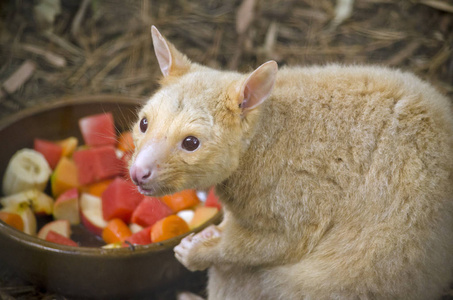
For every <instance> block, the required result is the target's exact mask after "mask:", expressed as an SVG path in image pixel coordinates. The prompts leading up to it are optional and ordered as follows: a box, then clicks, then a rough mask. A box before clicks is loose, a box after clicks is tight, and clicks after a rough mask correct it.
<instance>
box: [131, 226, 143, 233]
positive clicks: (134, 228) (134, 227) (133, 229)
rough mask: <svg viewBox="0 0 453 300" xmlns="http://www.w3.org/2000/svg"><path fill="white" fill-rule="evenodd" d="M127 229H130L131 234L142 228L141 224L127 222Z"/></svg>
mask: <svg viewBox="0 0 453 300" xmlns="http://www.w3.org/2000/svg"><path fill="white" fill-rule="evenodd" d="M129 229H130V230H131V232H132V234H134V233H137V232H139V231H141V230H143V229H144V228H143V226H141V225H138V224H135V223H130V224H129Z"/></svg>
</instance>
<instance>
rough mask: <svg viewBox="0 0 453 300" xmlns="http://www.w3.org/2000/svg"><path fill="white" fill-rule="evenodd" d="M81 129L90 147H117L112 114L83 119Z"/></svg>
mask: <svg viewBox="0 0 453 300" xmlns="http://www.w3.org/2000/svg"><path fill="white" fill-rule="evenodd" d="M79 127H80V131H81V132H82V136H83V139H84V141H85V144H86V145H88V146H101V145H112V146H114V145H116V132H115V124H114V122H113V115H112V114H111V113H102V114H97V115H91V116H87V117H84V118H81V119H80V120H79Z"/></svg>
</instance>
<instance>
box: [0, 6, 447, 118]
mask: <svg viewBox="0 0 453 300" xmlns="http://www.w3.org/2000/svg"><path fill="white" fill-rule="evenodd" d="M0 3H1V4H0V11H1V12H0V58H1V60H0V61H1V64H0V84H1V92H0V118H2V117H4V116H5V115H8V114H11V113H13V112H15V111H18V110H20V109H23V108H24V107H28V106H34V105H38V104H41V103H44V102H49V101H55V100H57V99H59V98H60V97H62V96H68V95H82V94H83V95H86V94H99V93H110V94H123V95H129V96H134V97H135V96H137V97H149V96H150V95H151V94H152V92H153V90H154V89H155V88H156V81H157V79H158V77H159V76H160V71H159V69H158V67H157V62H156V59H155V57H154V53H153V48H152V42H151V37H150V26H151V25H156V26H157V28H158V29H159V30H160V31H161V32H162V34H163V35H165V36H166V37H167V38H168V39H169V40H170V41H171V42H173V43H174V44H175V45H176V46H177V47H178V48H179V49H180V50H181V51H182V52H184V53H186V54H187V55H188V56H189V58H191V59H192V60H193V61H195V62H199V63H202V64H206V65H208V66H211V67H214V68H222V69H235V70H239V71H242V72H246V71H251V70H253V68H255V67H257V66H259V65H260V64H261V63H263V62H265V61H267V60H269V59H274V60H276V61H277V62H278V63H279V65H280V66H282V65H295V64H298V65H313V64H327V63H333V62H338V63H343V64H377V65H386V66H391V67H397V68H402V69H404V70H407V71H411V72H414V73H416V74H417V75H419V76H420V77H422V78H424V79H426V80H428V81H430V82H431V83H432V84H434V85H435V86H436V87H437V88H438V89H439V90H440V91H441V92H443V93H444V94H447V95H449V96H450V98H451V96H452V95H453V52H452V51H453V49H452V46H453V1H452V0H355V1H354V0H282V1H277V0H236V1H222V0H204V1H189V0H167V1H157V0H80V1H79V0H34V1H29V0H10V1H4V0H0Z"/></svg>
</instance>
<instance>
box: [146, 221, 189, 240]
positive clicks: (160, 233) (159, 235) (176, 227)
mask: <svg viewBox="0 0 453 300" xmlns="http://www.w3.org/2000/svg"><path fill="white" fill-rule="evenodd" d="M189 230H190V229H189V225H187V223H186V221H184V220H183V219H181V218H180V217H178V216H177V215H170V216H168V217H165V218H163V219H160V220H159V221H157V222H156V223H154V225H153V227H152V228H151V241H152V242H153V243H156V242H161V241H164V240H168V239H171V238H172V237H175V236H178V235H181V234H184V233H186V232H188V231H189Z"/></svg>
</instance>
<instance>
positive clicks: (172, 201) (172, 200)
mask: <svg viewBox="0 0 453 300" xmlns="http://www.w3.org/2000/svg"><path fill="white" fill-rule="evenodd" d="M162 201H163V202H164V203H165V204H167V206H168V207H170V208H171V209H172V210H173V212H175V213H176V212H178V211H180V210H183V209H187V208H191V207H194V206H196V205H197V204H199V203H200V200H199V199H198V196H197V191H196V190H183V191H181V192H179V193H175V194H172V195H166V196H163V197H162Z"/></svg>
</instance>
